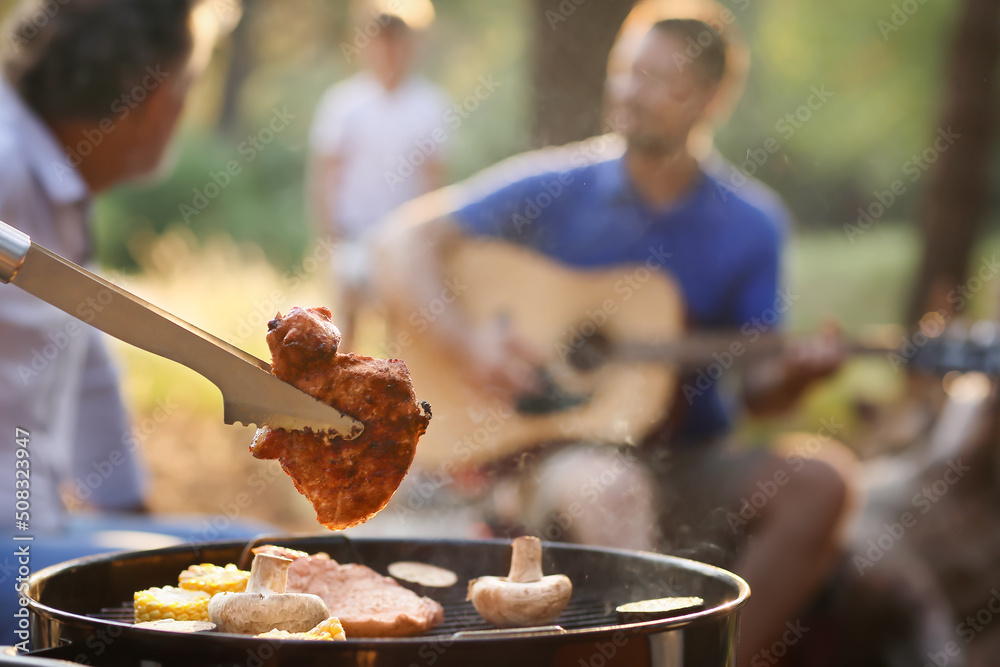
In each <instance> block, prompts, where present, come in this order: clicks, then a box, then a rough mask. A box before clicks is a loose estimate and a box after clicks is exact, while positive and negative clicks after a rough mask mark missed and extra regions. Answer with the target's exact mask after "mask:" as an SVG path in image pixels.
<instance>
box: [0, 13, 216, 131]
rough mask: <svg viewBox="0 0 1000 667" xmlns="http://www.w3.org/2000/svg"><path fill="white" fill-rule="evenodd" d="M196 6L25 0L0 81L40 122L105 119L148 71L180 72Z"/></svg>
mask: <svg viewBox="0 0 1000 667" xmlns="http://www.w3.org/2000/svg"><path fill="white" fill-rule="evenodd" d="M198 2H199V0H68V1H67V2H62V1H59V2H53V1H52V0H27V1H26V2H24V3H22V5H21V6H20V7H19V9H18V11H17V12H16V13H15V15H14V17H13V19H12V21H11V22H10V23H9V24H8V26H7V30H6V31H5V32H6V34H7V35H8V39H7V42H8V44H7V49H6V53H4V56H3V70H4V74H5V76H6V78H7V80H8V81H9V82H10V83H11V85H12V86H14V88H15V89H17V91H18V92H19V93H20V94H21V96H22V97H23V98H24V100H25V102H26V103H27V104H28V106H30V107H31V108H32V109H34V111H35V112H36V113H38V114H39V115H40V116H43V117H45V118H51V119H59V120H83V121H89V120H100V119H103V118H106V117H109V116H111V115H112V114H113V113H114V112H113V110H112V105H113V104H114V103H115V101H116V100H118V99H120V98H121V97H122V95H123V94H126V93H127V92H128V91H131V90H133V89H134V88H136V87H137V86H142V85H143V84H142V82H143V80H144V78H145V79H148V78H149V74H150V72H155V71H157V69H159V71H160V72H162V73H165V74H167V75H176V74H179V71H180V68H182V67H183V66H185V65H186V63H187V59H188V58H189V57H190V55H191V50H192V47H193V41H194V37H193V35H192V32H191V14H192V9H193V7H194V6H195V5H196V4H198ZM171 80H175V79H171ZM147 92H148V91H147Z"/></svg>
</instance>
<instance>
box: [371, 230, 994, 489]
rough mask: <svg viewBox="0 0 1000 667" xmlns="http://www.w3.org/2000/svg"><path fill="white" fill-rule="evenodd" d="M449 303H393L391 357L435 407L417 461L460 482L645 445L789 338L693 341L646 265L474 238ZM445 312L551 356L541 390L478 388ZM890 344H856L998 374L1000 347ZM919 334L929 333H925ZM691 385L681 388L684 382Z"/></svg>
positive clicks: (704, 336) (446, 298)
mask: <svg viewBox="0 0 1000 667" xmlns="http://www.w3.org/2000/svg"><path fill="white" fill-rule="evenodd" d="M443 276H444V278H445V282H446V285H447V290H446V293H445V294H442V298H441V299H440V300H439V301H440V303H438V302H437V301H436V302H435V303H432V304H425V306H424V307H423V308H421V309H418V310H416V311H414V310H407V309H405V308H403V307H402V306H401V305H400V304H398V303H394V302H393V301H392V299H391V298H390V299H388V300H387V303H388V307H389V313H388V314H389V319H388V322H389V341H390V344H389V354H390V355H391V356H398V357H400V358H402V359H404V360H405V361H406V364H407V367H408V368H409V370H410V373H411V375H412V377H413V383H414V386H415V387H416V388H417V392H418V395H419V396H420V398H421V399H422V400H426V401H428V402H429V403H430V404H431V406H432V409H433V413H434V417H433V419H431V423H430V426H429V427H428V429H427V433H426V434H425V435H424V436H423V437H422V438H421V440H420V446H419V447H418V448H417V458H416V463H417V464H418V465H420V466H421V467H424V468H425V469H430V470H435V469H438V470H443V471H444V472H446V473H448V474H450V473H451V472H453V471H454V470H458V469H461V468H464V467H466V466H470V465H477V464H483V463H488V462H491V461H496V460H499V459H502V458H505V457H509V456H512V455H515V454H518V453H520V452H522V451H526V450H529V449H531V448H533V447H535V446H538V445H540V444H543V443H548V442H554V441H578V442H584V441H585V442H597V443H611V444H623V443H639V442H641V441H642V440H643V439H644V438H645V437H646V436H647V435H648V434H649V433H650V431H651V430H652V429H653V428H654V427H655V426H656V425H657V424H659V423H661V421H662V420H663V418H664V417H665V416H666V413H667V411H668V409H669V407H670V405H671V403H672V401H673V398H674V392H676V391H688V392H697V391H700V390H701V389H702V388H703V387H704V386H707V383H708V381H709V380H714V379H717V378H718V377H719V376H720V375H721V374H722V372H724V371H725V370H728V369H729V368H730V367H732V366H735V365H738V364H741V363H745V362H746V361H748V360H752V359H758V358H760V357H762V356H767V355H773V354H775V353H778V352H780V351H781V350H782V349H783V348H784V347H785V346H786V345H787V340H786V339H785V337H783V336H780V335H776V334H768V333H764V332H762V331H760V330H759V329H755V330H754V331H753V332H752V333H751V334H750V335H748V334H747V332H746V331H744V332H742V333H741V332H739V331H733V332H722V333H717V332H712V333H710V332H699V334H698V336H697V337H685V336H683V322H684V306H683V303H682V299H681V294H680V291H679V288H678V287H677V285H676V284H675V283H674V281H673V280H672V279H671V278H670V277H669V276H668V275H667V274H666V273H665V272H663V271H659V270H656V269H655V268H652V269H651V268H650V267H647V266H644V265H642V264H639V265H623V266H616V267H612V268H602V269H599V270H580V269H576V268H570V267H567V266H566V265H564V264H561V263H558V262H555V261H553V260H550V259H548V258H546V257H544V256H543V255H540V254H539V253H536V252H534V251H532V250H530V249H527V248H524V247H522V246H518V245H515V244H511V243H507V242H503V241H498V240H489V239H479V238H468V239H465V240H463V241H461V242H460V243H458V244H457V245H456V247H455V249H454V250H453V251H452V252H451V253H450V255H449V256H448V257H447V258H446V261H445V266H444V271H443ZM443 308H460V309H461V310H462V311H463V313H464V315H465V317H467V318H468V319H469V320H470V322H472V323H474V324H478V325H490V326H498V327H500V326H505V327H511V328H512V329H513V330H514V331H516V332H517V333H518V335H520V336H521V337H523V338H524V339H525V340H527V341H528V342H530V343H533V344H534V345H535V346H536V347H537V348H538V349H541V350H544V351H547V362H546V363H545V364H544V366H543V367H542V368H541V369H539V384H540V385H541V387H542V388H541V390H540V391H539V392H538V393H537V394H535V395H531V396H523V397H521V398H520V399H519V400H518V401H517V403H516V405H509V404H506V403H504V402H503V401H501V400H500V399H499V398H497V397H495V396H493V395H492V394H490V393H489V392H487V391H484V390H483V388H481V387H477V386H475V385H473V384H471V383H470V381H469V380H468V378H467V377H466V375H465V374H464V373H463V372H462V370H463V369H462V368H461V367H460V366H459V361H458V360H457V359H456V358H455V356H454V355H451V354H449V351H448V350H447V349H445V348H443V347H442V346H441V344H440V343H439V341H438V340H436V339H435V338H434V337H433V331H432V329H433V320H434V319H435V317H436V316H437V315H440V313H441V310H442V309H443ZM894 331H895V333H893V334H892V336H891V337H892V338H893V340H896V341H898V340H902V341H903V345H902V351H901V350H900V349H899V348H900V346H899V345H886V344H885V338H886V335H885V332H883V334H882V335H881V336H880V337H879V340H876V341H874V342H866V343H853V344H852V345H850V349H849V351H851V352H868V353H882V354H886V355H887V359H888V361H889V363H890V364H894V363H895V362H894V361H893V359H894V358H895V359H896V360H898V361H899V362H901V363H902V364H905V365H906V368H907V369H914V370H920V371H925V372H932V373H942V372H945V371H947V370H959V371H969V370H979V371H984V372H986V373H988V374H991V375H994V376H995V375H998V374H1000V347H998V346H997V345H996V344H991V345H988V346H985V347H984V346H982V345H978V344H973V343H971V342H970V341H967V340H965V341H948V340H947V339H946V338H944V337H940V338H928V337H926V336H924V337H923V339H922V340H920V339H919V338H918V339H917V340H918V342H920V344H919V345H914V346H913V351H909V350H907V349H906V348H907V341H911V340H912V337H910V338H902V339H901V334H900V332H899V330H898V329H894ZM917 336H918V337H919V336H921V334H917ZM682 372H684V373H689V374H690V377H691V382H692V383H694V384H691V385H690V386H689V385H685V386H684V387H678V386H677V380H678V377H679V374H680V373H682Z"/></svg>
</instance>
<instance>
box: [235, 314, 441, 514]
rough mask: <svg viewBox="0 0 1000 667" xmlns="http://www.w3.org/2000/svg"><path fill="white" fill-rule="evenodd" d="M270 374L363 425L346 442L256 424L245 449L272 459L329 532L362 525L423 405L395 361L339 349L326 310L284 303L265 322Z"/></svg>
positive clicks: (376, 506) (398, 468) (403, 457)
mask: <svg viewBox="0 0 1000 667" xmlns="http://www.w3.org/2000/svg"><path fill="white" fill-rule="evenodd" d="M267 344H268V347H269V348H270V349H271V372H273V373H274V375H275V376H277V377H278V378H279V379H281V380H284V381H285V382H288V383H290V384H292V385H295V386H296V387H298V388H299V389H301V390H302V391H304V392H306V393H308V394H310V395H312V396H315V397H316V398H318V399H320V400H321V401H323V402H324V403H327V404H328V405H331V406H333V407H335V408H337V409H339V410H340V411H342V412H344V413H346V414H348V415H351V416H352V417H354V418H355V419H358V420H360V421H361V422H363V423H364V425H365V429H364V432H362V434H361V435H359V436H358V437H357V438H355V439H354V440H343V439H342V438H340V437H339V436H337V435H335V434H329V433H314V432H312V431H309V430H305V431H286V430H284V429H271V428H267V427H264V428H261V429H259V430H258V431H257V435H256V436H255V437H254V441H253V444H252V445H251V446H250V451H251V452H252V453H253V455H254V456H255V457H256V458H259V459H278V461H279V462H280V463H281V467H282V468H283V469H284V470H285V472H286V473H288V475H289V476H290V477H291V478H292V481H293V482H295V488H296V489H298V490H299V492H300V493H302V494H303V495H304V496H305V497H306V498H308V499H309V501H310V502H311V503H312V505H313V507H314V508H315V510H316V518H317V519H318V520H319V522H320V523H322V524H323V525H324V526H326V527H327V528H329V529H331V530H340V529H343V528H349V527H351V526H356V525H358V524H359V523H363V522H365V521H367V520H368V519H370V518H371V517H372V516H374V515H375V513H377V512H378V511H379V510H381V509H382V508H383V507H385V506H386V503H388V502H389V498H391V497H392V494H393V493H394V492H395V491H396V488H397V487H399V484H400V482H402V480H403V477H404V476H405V475H406V472H407V471H408V470H409V468H410V464H411V463H412V462H413V456H414V454H415V453H416V447H417V439H418V438H419V437H420V436H421V435H423V433H424V431H426V430H427V424H428V423H429V421H430V416H431V413H430V406H429V405H427V403H421V402H418V401H417V399H416V396H415V395H414V392H413V385H412V383H411V382H410V374H409V372H408V371H407V370H406V365H405V364H404V363H403V362H402V361H399V360H397V359H391V360H385V359H373V358H371V357H364V356H360V355H355V354H339V353H338V352H337V348H338V346H339V345H340V332H339V331H338V330H337V327H335V326H334V325H333V322H332V316H331V313H330V310H329V309H327V308H308V309H306V308H298V307H296V308H292V309H291V310H290V311H289V312H288V314H287V315H285V316H284V317H282V316H281V313H278V315H277V316H276V317H275V318H274V319H273V320H271V321H270V322H268V334H267Z"/></svg>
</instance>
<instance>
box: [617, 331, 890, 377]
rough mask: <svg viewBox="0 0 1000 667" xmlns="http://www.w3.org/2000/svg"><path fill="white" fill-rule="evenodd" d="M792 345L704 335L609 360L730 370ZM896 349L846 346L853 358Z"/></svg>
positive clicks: (625, 345)
mask: <svg viewBox="0 0 1000 667" xmlns="http://www.w3.org/2000/svg"><path fill="white" fill-rule="evenodd" d="M791 342H792V341H791V340H790V339H789V338H788V337H787V336H783V335H781V334H775V333H760V332H756V333H754V334H751V335H747V334H743V333H741V332H739V331H731V332H724V333H720V332H707V333H704V334H699V335H697V336H687V337H685V338H681V339H678V340H676V341H671V342H669V343H662V344H658V345H650V344H644V343H631V342H621V343H617V344H616V345H615V346H614V348H613V350H612V353H611V358H612V359H614V360H615V361H619V362H627V363H665V364H671V365H674V366H676V367H677V368H678V369H679V370H681V371H690V370H696V369H698V368H701V367H704V366H707V365H710V364H712V363H721V364H723V365H725V366H726V367H729V366H731V365H742V364H746V363H747V362H755V361H759V360H761V359H766V358H769V357H774V356H777V355H780V354H781V353H783V352H784V351H785V350H786V349H787V348H788V347H789V345H790V344H791ZM896 349H897V348H896V347H895V346H888V345H884V344H880V343H867V342H861V341H851V342H848V343H847V344H846V345H845V350H846V352H847V353H848V354H852V355H853V354H888V353H891V352H893V351H895V350H896Z"/></svg>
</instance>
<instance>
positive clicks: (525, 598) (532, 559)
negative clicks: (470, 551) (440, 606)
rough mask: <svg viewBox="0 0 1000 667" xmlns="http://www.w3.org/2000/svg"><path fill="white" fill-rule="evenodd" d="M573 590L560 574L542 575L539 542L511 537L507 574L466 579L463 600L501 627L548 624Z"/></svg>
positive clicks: (564, 605)
mask: <svg viewBox="0 0 1000 667" xmlns="http://www.w3.org/2000/svg"><path fill="white" fill-rule="evenodd" d="M572 593H573V584H572V583H571V582H570V580H569V577H567V576H566V575H564V574H550V575H549V576H547V577H544V576H542V542H541V540H539V539H538V538H537V537H519V538H517V539H515V540H514V544H513V554H512V555H511V559H510V573H509V574H508V575H507V576H506V577H479V578H478V579H473V580H472V581H470V582H469V593H468V596H467V598H466V599H468V600H472V605H473V606H474V607H475V608H476V611H478V612H479V615H480V616H482V617H483V618H484V619H486V621H488V622H489V623H492V624H493V625H495V626H497V627H501V628H521V627H528V626H532V625H546V624H548V623H551V622H552V621H554V620H555V619H556V618H558V617H559V614H561V613H562V612H563V610H564V609H565V608H566V605H567V604H568V603H569V598H570V595H572Z"/></svg>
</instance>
